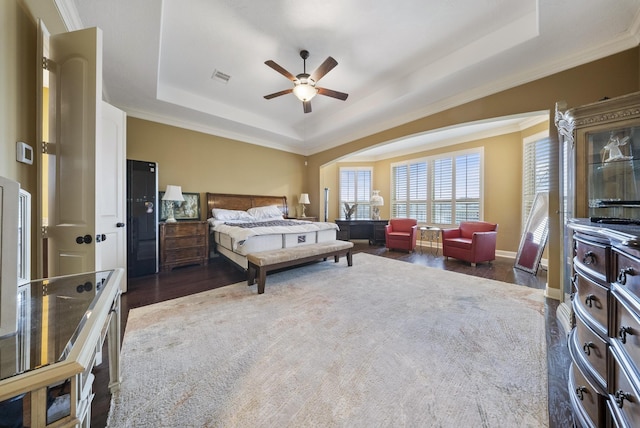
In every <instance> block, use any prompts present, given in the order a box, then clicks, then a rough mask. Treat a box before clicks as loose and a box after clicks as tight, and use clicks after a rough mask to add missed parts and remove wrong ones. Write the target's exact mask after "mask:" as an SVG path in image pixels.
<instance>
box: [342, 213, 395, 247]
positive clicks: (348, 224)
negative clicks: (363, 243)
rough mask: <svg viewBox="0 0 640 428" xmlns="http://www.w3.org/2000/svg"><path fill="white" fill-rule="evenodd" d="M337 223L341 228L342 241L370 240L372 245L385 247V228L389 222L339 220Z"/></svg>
mask: <svg viewBox="0 0 640 428" xmlns="http://www.w3.org/2000/svg"><path fill="white" fill-rule="evenodd" d="M335 223H336V224H337V225H338V227H339V228H340V230H339V231H338V239H340V240H343V241H349V240H351V239H368V240H369V244H370V245H373V244H375V245H384V227H385V226H386V225H387V224H388V223H389V220H367V219H363V220H359V219H357V220H356V219H352V220H345V219H339V220H338V219H337V220H336V221H335Z"/></svg>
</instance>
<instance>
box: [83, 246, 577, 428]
mask: <svg viewBox="0 0 640 428" xmlns="http://www.w3.org/2000/svg"><path fill="white" fill-rule="evenodd" d="M354 243H355V244H356V246H355V252H356V253H357V252H366V253H369V254H375V255H378V256H381V257H388V258H393V259H396V260H401V261H405V262H409V263H415V264H421V265H425V266H430V267H434V268H440V269H445V270H449V271H454V272H459V273H463V274H466V275H473V276H480V277H484V278H489V279H495V280H498V281H503V282H508V283H513V284H518V285H522V286H527V287H533V288H539V289H544V288H545V286H546V271H544V270H543V269H540V270H539V271H538V275H535V276H534V275H531V274H529V273H527V272H523V271H521V270H518V269H515V268H513V260H511V259H506V258H498V259H497V260H495V261H494V262H492V263H490V264H487V263H484V264H479V265H478V266H477V267H475V268H474V267H471V266H470V265H469V264H468V263H464V262H461V261H458V260H453V259H449V260H445V259H444V257H442V256H441V255H435V254H433V251H432V250H431V249H429V248H428V247H424V248H422V251H420V248H419V249H418V251H415V252H414V253H411V254H409V253H404V252H398V251H387V250H386V249H385V248H384V247H381V246H370V245H368V244H367V243H366V242H362V241H354ZM245 279H246V276H245V274H244V273H243V272H241V271H240V270H239V269H237V268H236V267H234V266H232V265H231V264H230V263H229V262H227V261H226V260H224V259H223V258H222V257H215V258H213V259H211V260H210V261H209V265H208V266H206V267H201V266H190V267H184V268H180V269H174V270H173V271H172V272H171V273H160V274H156V275H149V276H145V277H140V278H132V279H129V282H128V292H127V293H125V294H123V296H122V332H123V337H124V330H125V327H126V322H127V317H128V313H129V310H130V309H133V308H137V307H140V306H144V305H149V304H152V303H156V302H161V301H164V300H169V299H174V298H177V297H181V296H186V295H189V294H194V293H199V292H201V291H205V290H210V289H213V288H218V287H223V286H225V285H230V284H235V283H236V282H240V281H243V280H245ZM557 306H558V302H557V301H556V300H552V299H546V303H545V316H546V326H547V360H548V373H549V374H548V384H549V426H550V427H551V428H556V427H558V428H559V427H569V426H572V425H573V422H572V418H571V410H570V407H569V395H568V390H567V374H568V370H569V364H570V357H569V353H568V350H567V340H566V337H565V335H564V333H563V332H562V328H561V327H560V326H559V325H558V324H557V322H556V308H557ZM522 351H523V352H526V349H523V350H522ZM107 355H108V353H107V351H106V347H105V350H104V352H103V356H105V357H106V356H107ZM107 364H108V361H107V359H106V358H104V362H103V364H102V365H101V366H99V367H97V368H95V369H94V374H95V375H96V381H95V383H94V390H95V398H94V400H93V406H92V418H91V424H92V426H95V427H104V426H105V425H106V421H107V415H108V412H109V405H110V401H111V396H110V394H109V392H108V389H107V387H106V385H107V383H108V377H109V374H108V365H107Z"/></svg>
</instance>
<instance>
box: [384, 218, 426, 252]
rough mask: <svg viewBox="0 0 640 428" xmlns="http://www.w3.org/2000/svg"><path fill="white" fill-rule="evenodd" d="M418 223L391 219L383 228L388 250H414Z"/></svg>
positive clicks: (412, 220) (410, 219)
mask: <svg viewBox="0 0 640 428" xmlns="http://www.w3.org/2000/svg"><path fill="white" fill-rule="evenodd" d="M417 229H418V221H417V220H415V219H412V218H392V219H391V220H389V224H387V225H386V226H385V228H384V237H385V241H386V245H387V248H388V249H390V250H391V249H396V250H406V251H409V252H411V251H413V250H415V249H416V239H417V236H418V234H417Z"/></svg>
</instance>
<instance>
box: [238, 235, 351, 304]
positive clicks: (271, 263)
mask: <svg viewBox="0 0 640 428" xmlns="http://www.w3.org/2000/svg"><path fill="white" fill-rule="evenodd" d="M352 249H353V243H351V242H344V241H327V242H318V243H316V244H310V245H302V246H299V247H291V248H282V249H280V250H272V251H263V252H259V253H251V254H249V255H248V256H247V260H248V262H249V268H248V272H247V285H253V284H254V283H255V282H256V280H257V281H258V294H262V293H264V285H265V283H266V281H267V272H270V271H272V270H276V269H283V268H287V267H292V266H298V265H301V264H304V263H308V262H313V261H315V260H318V259H325V260H326V259H327V258H328V257H333V258H334V261H335V262H336V263H338V261H339V259H340V256H347V265H348V266H352V265H353V261H352V257H351V251H352Z"/></svg>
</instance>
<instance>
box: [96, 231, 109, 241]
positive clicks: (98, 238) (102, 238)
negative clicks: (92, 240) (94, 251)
mask: <svg viewBox="0 0 640 428" xmlns="http://www.w3.org/2000/svg"><path fill="white" fill-rule="evenodd" d="M106 240H107V235H105V234H104V233H103V234H101V235H96V242H102V241H106Z"/></svg>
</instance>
